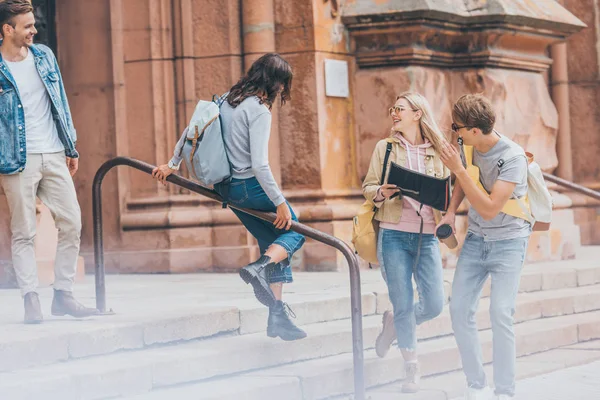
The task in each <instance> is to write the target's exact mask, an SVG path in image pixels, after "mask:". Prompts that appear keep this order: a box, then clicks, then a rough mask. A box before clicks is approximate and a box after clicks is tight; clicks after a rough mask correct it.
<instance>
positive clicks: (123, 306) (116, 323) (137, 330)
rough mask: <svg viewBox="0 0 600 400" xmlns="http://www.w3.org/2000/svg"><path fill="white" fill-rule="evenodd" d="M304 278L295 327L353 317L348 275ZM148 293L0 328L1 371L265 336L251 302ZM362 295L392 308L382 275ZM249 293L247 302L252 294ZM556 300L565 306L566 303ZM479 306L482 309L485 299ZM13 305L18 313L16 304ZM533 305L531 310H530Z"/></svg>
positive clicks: (564, 273)
mask: <svg viewBox="0 0 600 400" xmlns="http://www.w3.org/2000/svg"><path fill="white" fill-rule="evenodd" d="M594 249H595V247H594ZM588 250H589V249H588ZM598 250H600V249H598ZM444 273H445V278H446V279H447V280H448V281H451V280H452V276H453V273H454V271H453V270H446V271H444ZM111 278H114V277H109V279H111ZM124 278H126V282H124V290H127V291H128V293H129V292H131V293H132V294H133V295H136V293H137V292H139V293H140V295H141V292H142V291H144V290H146V288H145V287H144V286H142V285H139V287H136V286H135V284H134V283H133V282H130V279H128V278H129V277H124ZM152 278H154V277H152ZM227 278H228V277H223V276H218V277H215V278H213V279H219V280H218V285H216V287H215V288H214V290H218V291H222V292H224V291H226V290H231V289H228V284H229V285H231V283H229V282H230V281H231V279H227ZM232 278H234V280H233V282H235V283H238V284H239V282H238V281H239V277H237V276H236V277H232ZM332 278H334V279H335V280H337V281H339V282H340V283H336V284H335V285H331V287H330V288H321V289H320V290H314V289H311V288H313V287H314V286H317V285H321V286H324V283H322V282H321V281H327V282H329V281H332ZM170 279H172V278H170ZM181 279H183V278H181ZM199 279H202V280H204V279H205V278H204V277H200V278H199ZM138 280H139V278H138ZM301 280H305V281H307V282H304V283H301V282H299V283H297V284H295V285H297V286H295V285H292V286H290V288H299V289H296V291H295V292H291V293H289V292H288V293H286V301H288V302H289V303H290V305H291V306H292V308H293V309H294V311H295V313H296V315H297V317H298V318H297V323H298V324H300V325H306V324H313V323H319V322H328V321H335V320H339V319H345V318H349V317H350V296H349V290H348V288H347V276H346V275H342V274H338V273H333V274H331V273H318V274H305V275H302V276H301V278H299V281H301ZM109 283H110V280H109ZM597 283H600V259H594V258H592V257H591V256H587V255H586V257H585V258H582V259H581V260H570V261H560V262H551V263H540V264H532V265H527V266H525V268H524V270H523V275H522V279H521V285H520V291H521V293H533V292H543V291H549V290H555V289H564V288H577V287H583V286H588V285H594V284H597ZM172 284H173V285H175V284H176V285H178V286H179V287H180V288H181V291H183V292H186V293H188V292H189V293H194V292H193V291H197V286H198V283H196V282H195V281H194V279H192V278H191V277H188V278H186V279H185V280H184V281H176V282H175V283H172ZM195 286H196V287H195ZM109 288H110V286H109ZM243 289H246V288H245V287H244V288H243ZM323 289H325V290H323ZM153 290H155V291H156V295H155V296H154V298H153V299H151V300H146V301H144V302H142V303H140V304H139V305H137V304H136V307H131V305H130V303H126V302H123V303H120V302H119V298H116V299H115V300H113V301H112V303H111V304H115V303H116V304H117V306H119V307H120V308H117V312H118V313H117V314H116V315H114V316H107V317H93V318H89V319H85V320H82V321H74V320H71V319H66V318H62V319H61V318H54V319H50V320H48V321H46V322H45V323H44V324H43V325H41V326H23V325H22V324H21V323H20V322H18V323H11V324H7V325H5V326H3V327H2V331H3V333H2V335H1V336H0V372H6V371H15V370H19V369H24V368H29V367H36V366H42V365H48V364H52V363H55V362H62V361H67V360H73V359H79V358H85V357H89V356H96V355H104V354H111V353H114V352H117V351H120V350H138V349H143V348H146V347H152V346H156V345H160V344H168V343H178V342H181V341H188V340H197V339H202V338H210V337H213V336H218V335H245V334H251V333H259V332H264V329H265V325H266V320H267V316H268V310H267V309H266V308H265V307H262V306H261V305H260V304H259V303H258V302H257V301H256V300H255V299H253V298H243V299H240V298H235V297H233V298H231V299H229V300H216V301H215V300H212V301H210V302H209V301H207V300H205V298H202V301H201V302H200V301H199V300H195V299H194V300H195V301H190V300H189V299H188V298H184V299H183V300H182V301H181V302H176V303H175V304H174V302H173V301H170V300H169V298H168V293H169V292H167V291H165V288H163V286H158V287H156V288H153ZM292 290H294V289H292ZM362 290H363V295H362V304H363V315H365V316H368V315H375V314H381V313H383V312H384V311H385V310H389V309H391V308H392V307H391V304H390V303H389V297H388V295H387V288H386V286H385V283H384V282H383V280H382V279H381V277H380V275H379V271H363V286H362ZM136 291H137V292H136ZM246 291H247V290H246ZM109 295H110V292H109ZM248 295H249V296H251V294H248ZM488 295H489V282H488V284H487V285H486V286H485V287H484V292H483V296H484V298H485V297H486V296H488ZM109 298H110V297H109ZM557 301H560V302H561V304H563V305H565V307H568V302H566V303H565V302H564V301H562V300H557ZM47 303H49V301H47ZM483 304H485V299H484V300H483ZM14 307H15V308H17V307H20V305H19V306H14ZM533 307H534V308H535V306H533ZM548 307H551V305H550V304H549V305H548V306H546V309H547V308H548ZM527 309H528V308H525V309H520V310H519V312H525V311H527ZM538 309H539V308H538ZM149 310H150V312H149ZM541 314H542V315H545V314H544V313H541ZM481 315H483V313H482V314H481ZM518 318H519V316H518V315H517V319H518ZM435 323H436V324H440V325H441V327H440V328H430V327H428V326H424V327H422V328H421V329H420V330H421V331H423V330H427V329H434V330H435V329H441V331H439V333H438V334H449V333H450V325H449V318H448V316H447V315H446V316H445V318H440V319H438V320H436V322H435ZM430 335H433V333H431V334H426V335H425V336H426V337H429V336H430Z"/></svg>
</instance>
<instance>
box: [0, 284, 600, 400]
mask: <svg viewBox="0 0 600 400" xmlns="http://www.w3.org/2000/svg"><path fill="white" fill-rule="evenodd" d="M598 293H600V286H591V287H587V288H579V289H571V288H569V289H562V290H556V291H553V292H548V293H546V292H537V293H528V294H522V295H520V297H519V305H518V307H517V309H518V310H519V312H518V314H517V317H516V318H517V321H531V320H532V319H537V318H540V317H548V316H554V315H566V314H571V313H574V312H585V311H589V310H598V309H600V295H598ZM561 299H563V300H561ZM487 302H488V300H487V299H483V300H482V302H481V304H480V310H479V312H478V319H479V321H480V324H481V325H480V327H481V328H486V327H489V318H486V316H487V311H486V310H487V306H488V303H487ZM547 304H554V306H548V305H547ZM521 310H523V311H521ZM582 315H585V314H582ZM486 319H488V320H487V321H486ZM527 323H528V322H527ZM380 325H381V316H379V315H373V316H368V317H366V318H364V321H363V328H364V329H363V335H364V343H365V346H366V348H370V347H372V346H373V344H374V342H375V338H376V336H377V334H378V333H379V330H380ZM305 328H306V330H307V332H308V334H309V336H308V338H307V339H304V340H301V341H298V342H283V341H280V340H274V339H270V338H268V337H266V335H265V334H264V333H263V332H261V333H258V334H248V335H243V336H240V337H220V338H212V339H208V340H195V341H190V342H184V343H180V344H177V345H166V346H164V345H163V346H159V347H153V348H149V349H145V350H143V351H133V352H118V353H114V354H109V355H103V356H98V357H89V358H84V359H77V360H72V361H69V362H66V363H60V364H56V365H49V366H41V367H37V368H31V369H26V370H21V371H14V372H9V373H1V374H0V393H11V394H12V395H13V397H14V398H15V399H17V398H36V395H37V394H40V393H44V394H46V395H48V394H49V393H56V394H57V396H58V395H59V394H60V396H61V398H64V399H70V398H73V399H79V398H90V399H91V398H103V397H110V396H118V395H124V394H130V393H136V392H144V391H148V390H150V389H151V388H158V387H163V386H169V385H177V384H184V383H188V382H193V381H199V380H204V379H209V378H214V377H218V376H222V375H229V374H235V373H241V372H245V371H250V370H255V369H263V368H268V367H274V366H278V365H283V364H289V363H295V362H299V361H306V360H311V359H318V358H323V357H328V356H333V355H338V354H343V353H349V352H351V349H352V339H351V338H352V336H351V326H350V321H349V320H338V321H331V322H327V323H318V324H311V325H307V326H306V327H305ZM418 333H419V337H420V338H421V339H426V338H433V337H440V336H444V335H448V334H450V333H451V326H450V318H449V315H448V311H447V309H446V310H445V311H444V313H443V314H442V315H441V316H440V317H438V318H436V319H435V320H433V321H430V322H428V323H426V324H423V325H422V326H420V327H419V331H418ZM584 333H585V332H584ZM445 339H447V338H445ZM445 339H443V340H445ZM450 339H452V338H450ZM452 341H453V339H452ZM347 356H349V357H350V358H348V360H349V361H348V363H349V364H348V366H351V365H352V362H351V357H352V355H351V354H347ZM326 360H327V359H325V360H315V361H316V362H317V363H319V362H321V361H322V362H324V363H326V362H327V361H326ZM279 368H285V366H284V367H279ZM24 382H28V383H27V385H24ZM284 386H285V385H284ZM40 391H41V392H40ZM259 391H260V390H259ZM28 396H29V397H28ZM13 397H9V398H11V399H12V398H13Z"/></svg>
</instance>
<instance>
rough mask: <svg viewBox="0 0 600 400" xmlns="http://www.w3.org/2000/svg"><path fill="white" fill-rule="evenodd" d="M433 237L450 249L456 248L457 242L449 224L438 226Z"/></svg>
mask: <svg viewBox="0 0 600 400" xmlns="http://www.w3.org/2000/svg"><path fill="white" fill-rule="evenodd" d="M435 235H436V236H437V237H438V239H440V240H441V241H442V243H444V244H445V245H446V246H448V248H450V249H453V248H455V247H456V246H458V241H457V240H456V237H455V236H454V234H453V232H452V227H451V226H450V225H449V224H444V225H440V227H439V228H438V229H437V231H435Z"/></svg>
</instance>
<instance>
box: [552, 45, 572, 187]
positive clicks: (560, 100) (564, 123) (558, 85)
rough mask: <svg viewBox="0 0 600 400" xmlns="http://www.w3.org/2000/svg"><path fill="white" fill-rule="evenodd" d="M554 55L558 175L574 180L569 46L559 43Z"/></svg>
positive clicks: (553, 78) (554, 49)
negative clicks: (568, 65) (568, 68)
mask: <svg viewBox="0 0 600 400" xmlns="http://www.w3.org/2000/svg"><path fill="white" fill-rule="evenodd" d="M550 54H551V55H552V61H553V63H552V83H551V84H552V100H553V101H554V104H555V105H556V108H557V111H558V135H557V136H558V137H557V141H556V142H557V143H556V153H557V156H558V166H557V168H556V175H557V176H559V177H561V178H563V179H566V180H568V181H572V180H573V162H572V157H573V154H572V151H571V113H570V110H569V73H568V72H567V44H566V43H558V44H555V45H553V46H551V48H550Z"/></svg>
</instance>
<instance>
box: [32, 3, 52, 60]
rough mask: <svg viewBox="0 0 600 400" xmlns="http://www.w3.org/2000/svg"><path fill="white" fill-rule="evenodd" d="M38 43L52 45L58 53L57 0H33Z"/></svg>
mask: <svg viewBox="0 0 600 400" xmlns="http://www.w3.org/2000/svg"><path fill="white" fill-rule="evenodd" d="M32 4H33V8H34V11H33V13H34V15H35V21H36V22H35V27H36V28H37V30H38V34H37V35H36V37H35V41H36V42H37V43H43V44H45V45H46V46H48V47H50V48H51V49H52V51H53V52H54V53H55V54H56V5H55V0H33V1H32Z"/></svg>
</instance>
